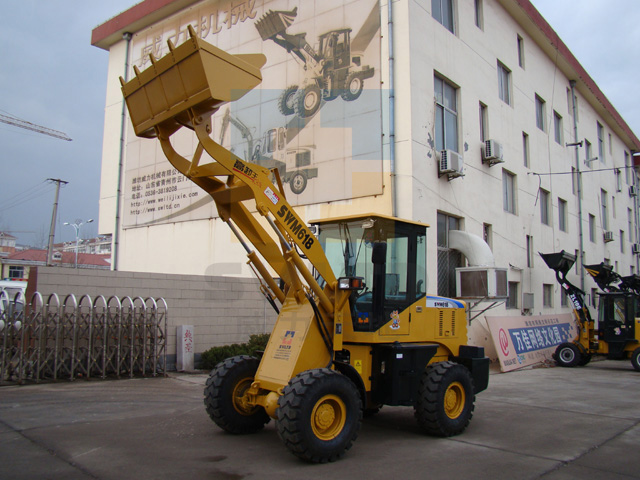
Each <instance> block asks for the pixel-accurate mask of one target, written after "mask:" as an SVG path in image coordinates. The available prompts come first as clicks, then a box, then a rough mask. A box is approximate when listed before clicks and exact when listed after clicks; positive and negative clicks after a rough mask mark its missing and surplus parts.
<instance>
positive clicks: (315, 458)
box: [276, 368, 362, 463]
mask: <svg viewBox="0 0 640 480" xmlns="http://www.w3.org/2000/svg"><path fill="white" fill-rule="evenodd" d="M278 407H279V408H278V411H277V412H278V420H277V423H276V425H277V427H278V434H279V435H280V438H281V439H282V441H283V442H284V444H285V446H286V447H287V448H288V449H289V450H290V451H291V453H293V454H294V455H295V456H297V457H299V458H301V459H303V460H306V461H308V462H313V463H326V462H333V461H335V460H337V459H339V458H340V457H342V456H343V455H344V454H345V452H346V451H347V450H348V449H349V448H351V445H352V444H353V442H354V441H355V439H356V438H357V436H358V431H359V430H360V424H361V423H362V402H361V399H360V394H359V393H358V390H357V388H356V386H355V385H354V384H353V382H352V381H351V380H349V378H347V377H346V376H344V375H342V374H341V373H339V372H336V371H335V370H330V369H328V368H318V369H314V370H307V371H305V372H302V373H300V374H298V375H297V376H295V377H294V378H293V379H292V380H291V381H290V382H289V384H288V385H287V386H286V387H285V388H284V389H283V392H282V396H281V397H280V399H279V400H278Z"/></svg>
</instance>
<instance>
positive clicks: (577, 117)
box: [567, 88, 580, 122]
mask: <svg viewBox="0 0 640 480" xmlns="http://www.w3.org/2000/svg"><path fill="white" fill-rule="evenodd" d="M573 100H575V102H576V112H575V113H576V122H577V121H578V120H579V119H580V115H579V112H578V96H577V95H576V96H574V98H573ZM567 110H568V111H569V116H570V117H573V102H572V99H571V89H570V88H567Z"/></svg>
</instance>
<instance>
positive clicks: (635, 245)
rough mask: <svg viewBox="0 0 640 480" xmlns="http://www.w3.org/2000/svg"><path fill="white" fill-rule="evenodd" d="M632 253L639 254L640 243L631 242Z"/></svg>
mask: <svg viewBox="0 0 640 480" xmlns="http://www.w3.org/2000/svg"><path fill="white" fill-rule="evenodd" d="M631 253H633V254H634V255H638V254H639V253H640V243H632V244H631Z"/></svg>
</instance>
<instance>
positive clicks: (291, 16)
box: [255, 7, 298, 40]
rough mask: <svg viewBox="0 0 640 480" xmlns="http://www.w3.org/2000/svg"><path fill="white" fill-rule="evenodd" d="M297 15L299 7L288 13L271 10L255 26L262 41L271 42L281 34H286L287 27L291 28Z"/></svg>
mask: <svg viewBox="0 0 640 480" xmlns="http://www.w3.org/2000/svg"><path fill="white" fill-rule="evenodd" d="M297 15H298V7H294V9H293V10H291V11H288V12H286V11H282V10H280V11H276V12H274V11H273V10H269V11H268V12H267V13H265V14H264V15H263V16H262V17H260V18H259V19H258V20H256V23H255V26H256V29H257V30H258V33H259V34H260V37H262V40H269V39H271V38H274V37H275V36H276V35H278V34H279V33H280V34H283V33H286V31H287V27H290V26H291V24H292V23H293V21H294V20H295V18H296V16H297Z"/></svg>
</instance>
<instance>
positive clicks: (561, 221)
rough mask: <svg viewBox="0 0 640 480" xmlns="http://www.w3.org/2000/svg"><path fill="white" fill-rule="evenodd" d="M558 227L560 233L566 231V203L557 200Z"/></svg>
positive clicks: (559, 199)
mask: <svg viewBox="0 0 640 480" xmlns="http://www.w3.org/2000/svg"><path fill="white" fill-rule="evenodd" d="M558 227H559V228H560V230H561V231H563V232H566V231H568V228H567V202H566V201H565V200H563V199H561V198H558Z"/></svg>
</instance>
